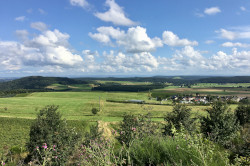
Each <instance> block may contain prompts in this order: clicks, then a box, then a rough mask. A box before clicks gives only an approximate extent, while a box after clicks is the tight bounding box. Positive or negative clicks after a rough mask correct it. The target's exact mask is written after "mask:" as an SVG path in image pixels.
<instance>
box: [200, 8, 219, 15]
mask: <svg viewBox="0 0 250 166" xmlns="http://www.w3.org/2000/svg"><path fill="white" fill-rule="evenodd" d="M220 12H221V10H220V8H219V7H211V8H206V9H205V10H204V13H205V14H207V15H215V14H217V13H220Z"/></svg>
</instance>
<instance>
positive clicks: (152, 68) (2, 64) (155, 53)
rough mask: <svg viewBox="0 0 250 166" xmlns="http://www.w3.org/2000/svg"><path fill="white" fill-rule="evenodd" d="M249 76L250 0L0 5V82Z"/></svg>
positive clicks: (12, 0)
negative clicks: (10, 79) (55, 78)
mask: <svg viewBox="0 0 250 166" xmlns="http://www.w3.org/2000/svg"><path fill="white" fill-rule="evenodd" d="M249 73H250V1H249V0H220V1H218V0H157V1H156V0H144V1H142V0H1V1H0V77H12V76H29V75H44V76H95V75H103V76H111V75H114V76H115V75H124V76H145V75H249Z"/></svg>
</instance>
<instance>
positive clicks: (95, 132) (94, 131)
mask: <svg viewBox="0 0 250 166" xmlns="http://www.w3.org/2000/svg"><path fill="white" fill-rule="evenodd" d="M102 134H103V130H100V129H99V127H98V124H96V125H92V126H90V131H89V132H86V133H85V135H84V143H83V144H84V145H89V144H90V141H91V140H96V141H99V140H100V139H101V138H102Z"/></svg>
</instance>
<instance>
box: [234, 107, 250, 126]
mask: <svg viewBox="0 0 250 166" xmlns="http://www.w3.org/2000/svg"><path fill="white" fill-rule="evenodd" d="M235 114H236V117H237V119H238V121H239V123H240V125H241V126H244V125H245V124H247V123H250V105H239V106H238V107H237V109H236V110H235Z"/></svg>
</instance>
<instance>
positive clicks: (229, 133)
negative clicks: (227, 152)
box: [201, 101, 239, 146]
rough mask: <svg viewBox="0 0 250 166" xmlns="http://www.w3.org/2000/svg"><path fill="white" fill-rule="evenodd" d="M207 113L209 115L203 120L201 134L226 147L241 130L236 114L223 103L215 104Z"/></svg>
mask: <svg viewBox="0 0 250 166" xmlns="http://www.w3.org/2000/svg"><path fill="white" fill-rule="evenodd" d="M206 111H207V113H208V115H207V116H206V117H202V118H201V132H202V133H203V134H204V135H205V136H207V137H209V138H210V139H212V140H213V141H215V142H218V143H220V144H222V145H224V146H226V145H227V144H228V143H229V141H230V140H231V139H233V138H234V137H235V136H236V133H237V131H238V130H239V123H238V122H237V119H236V116H235V114H234V113H233V112H232V111H231V109H229V108H228V106H227V105H226V104H225V103H223V102H221V101H217V102H214V103H213V104H212V107H211V108H208V109H206Z"/></svg>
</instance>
